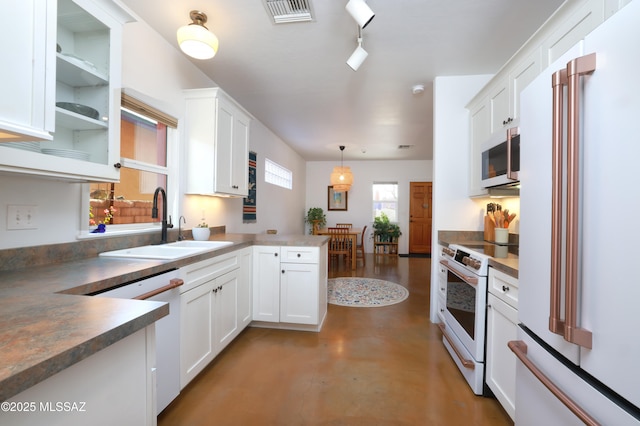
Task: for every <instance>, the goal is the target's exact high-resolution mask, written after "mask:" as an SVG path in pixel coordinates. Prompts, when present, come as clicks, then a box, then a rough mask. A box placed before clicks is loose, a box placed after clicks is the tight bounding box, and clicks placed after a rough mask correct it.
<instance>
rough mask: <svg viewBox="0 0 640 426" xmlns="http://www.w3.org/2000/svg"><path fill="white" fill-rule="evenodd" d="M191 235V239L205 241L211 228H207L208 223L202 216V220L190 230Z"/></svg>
mask: <svg viewBox="0 0 640 426" xmlns="http://www.w3.org/2000/svg"><path fill="white" fill-rule="evenodd" d="M191 235H193V239H194V240H196V241H206V240H208V239H209V236H210V235H211V230H210V229H209V225H207V223H206V222H205V221H204V218H202V222H200V223H199V224H198V225H197V226H196V227H195V228H193V229H192V230H191Z"/></svg>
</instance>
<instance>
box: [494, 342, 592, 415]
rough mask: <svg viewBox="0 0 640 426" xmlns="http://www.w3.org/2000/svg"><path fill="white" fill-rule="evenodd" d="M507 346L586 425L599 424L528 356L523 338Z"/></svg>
mask: <svg viewBox="0 0 640 426" xmlns="http://www.w3.org/2000/svg"><path fill="white" fill-rule="evenodd" d="M507 346H508V347H509V349H511V351H512V352H513V353H514V354H515V355H516V357H517V358H518V359H519V360H520V362H522V364H523V365H524V366H525V367H527V369H528V370H529V371H530V372H531V374H533V375H534V376H535V378H536V379H538V380H539V381H540V383H542V384H543V385H544V386H545V387H546V388H547V389H549V391H551V393H552V394H553V395H554V396H555V397H556V398H558V400H560V402H562V403H563V404H564V405H565V406H566V407H567V408H568V409H569V410H571V412H572V413H573V414H575V415H576V416H578V418H579V419H580V420H581V421H582V422H583V423H584V424H586V425H589V426H599V425H600V423H598V422H597V421H596V420H595V419H594V418H593V417H591V416H590V415H589V414H588V413H587V412H586V411H585V410H584V409H583V408H582V407H580V406H579V405H578V404H576V402H575V401H574V400H572V399H571V398H570V397H569V396H568V395H567V394H566V393H564V392H563V391H562V390H561V389H560V388H559V387H558V386H557V385H556V384H555V383H553V382H552V381H551V380H550V379H549V378H548V377H547V376H546V375H545V374H544V373H543V372H542V371H540V369H539V368H538V367H537V366H536V365H535V364H534V363H533V362H532V361H531V360H530V359H529V358H528V357H527V345H526V343H524V342H523V341H522V340H512V341H510V342H508V343H507Z"/></svg>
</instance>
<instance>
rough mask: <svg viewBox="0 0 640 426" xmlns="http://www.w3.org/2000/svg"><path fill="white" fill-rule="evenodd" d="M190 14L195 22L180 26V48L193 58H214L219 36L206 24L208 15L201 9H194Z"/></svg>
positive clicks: (178, 34)
mask: <svg viewBox="0 0 640 426" xmlns="http://www.w3.org/2000/svg"><path fill="white" fill-rule="evenodd" d="M189 16H190V17H191V20H192V21H193V22H192V23H190V24H188V25H185V26H183V27H180V28H178V33H177V37H178V44H179V45H180V49H182V51H183V52H184V53H186V54H187V55H189V56H191V57H192V58H196V59H211V58H213V57H214V56H215V54H216V52H217V51H218V37H216V35H215V34H213V33H212V32H211V31H209V30H208V29H207V27H205V26H204V24H205V23H206V22H207V15H206V14H205V13H204V12H200V11H199V10H192V11H191V13H190V14H189Z"/></svg>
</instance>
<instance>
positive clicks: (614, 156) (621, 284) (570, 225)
mask: <svg viewBox="0 0 640 426" xmlns="http://www.w3.org/2000/svg"><path fill="white" fill-rule="evenodd" d="M591 54H594V55H591ZM585 56H586V57H585ZM579 57H585V58H583V59H580V60H578V61H576V62H574V61H572V60H573V59H575V58H579ZM592 67H595V69H594V70H593V71H591V70H590V69H591V68H592ZM563 69H564V70H566V73H556V72H557V71H559V70H563ZM565 74H566V75H565ZM580 74H582V75H580ZM552 76H555V77H554V78H555V80H552ZM552 81H555V84H556V91H555V93H556V94H557V95H554V90H553V88H552ZM565 84H566V86H565ZM574 93H575V98H574ZM572 99H573V101H572ZM554 104H555V107H554ZM554 111H555V112H554ZM554 129H555V130H554ZM554 131H555V137H554ZM520 134H521V147H520V149H521V159H520V161H521V171H520V181H521V190H520V209H521V213H520V216H521V221H520V255H519V260H520V261H519V288H520V293H519V300H520V303H519V310H518V316H519V322H520V324H519V328H518V341H514V342H510V347H511V348H512V350H513V351H514V353H515V354H516V355H517V356H518V359H519V361H518V363H517V380H516V424H517V425H540V424H544V425H547V426H552V425H563V426H564V425H573V424H576V425H581V424H585V423H586V424H602V425H616V426H618V425H639V424H640V408H639V407H640V363H639V361H640V274H639V273H638V272H639V266H640V255H638V254H637V252H638V250H637V248H638V247H640V245H639V244H640V227H639V226H638V224H637V223H636V220H637V218H638V217H640V0H634V1H632V2H631V3H629V4H628V5H627V6H625V7H624V8H623V9H622V10H621V11H619V12H618V13H617V14H615V15H614V16H612V17H611V18H610V19H609V20H607V21H606V22H605V23H604V24H602V25H601V26H600V27H598V28H597V29H596V30H594V31H593V32H592V33H591V34H589V36H588V37H586V38H585V39H584V40H583V41H582V42H581V43H580V44H578V45H577V46H574V47H573V48H572V49H571V50H570V51H569V52H567V53H566V54H565V55H564V56H563V57H562V58H560V59H559V60H557V61H556V62H555V63H554V64H553V65H552V66H551V67H549V68H548V69H547V70H545V71H544V72H543V73H542V75H540V76H539V77H538V78H537V79H536V80H534V81H533V82H532V83H531V84H530V85H529V86H528V87H527V88H526V89H525V90H523V92H522V95H521V119H520ZM554 140H557V141H558V144H557V145H556V146H557V147H558V148H556V154H555V156H554V151H553V150H554V148H553V147H554V143H553V141H554ZM552 330H553V331H552Z"/></svg>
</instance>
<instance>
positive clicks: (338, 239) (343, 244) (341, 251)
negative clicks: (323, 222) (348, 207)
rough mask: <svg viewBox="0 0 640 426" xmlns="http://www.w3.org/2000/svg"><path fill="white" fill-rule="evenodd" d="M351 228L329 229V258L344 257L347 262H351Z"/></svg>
mask: <svg viewBox="0 0 640 426" xmlns="http://www.w3.org/2000/svg"><path fill="white" fill-rule="evenodd" d="M348 232H349V228H338V227H333V228H327V235H329V258H333V257H334V256H337V257H338V258H339V256H341V255H344V257H345V259H346V260H347V261H350V260H351V238H350V237H349V233H348Z"/></svg>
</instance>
